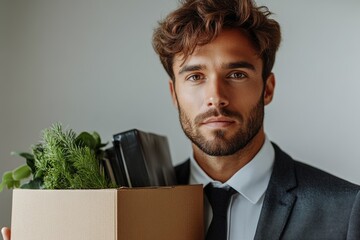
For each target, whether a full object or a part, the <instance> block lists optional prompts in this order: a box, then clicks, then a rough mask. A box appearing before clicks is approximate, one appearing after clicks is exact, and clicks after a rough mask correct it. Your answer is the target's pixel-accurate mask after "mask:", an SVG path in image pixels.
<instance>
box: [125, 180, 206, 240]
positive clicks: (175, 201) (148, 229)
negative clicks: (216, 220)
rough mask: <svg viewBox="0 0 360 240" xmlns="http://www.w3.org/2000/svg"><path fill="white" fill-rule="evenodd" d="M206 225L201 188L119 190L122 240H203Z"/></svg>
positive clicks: (195, 186)
mask: <svg viewBox="0 0 360 240" xmlns="http://www.w3.org/2000/svg"><path fill="white" fill-rule="evenodd" d="M139 216H141V217H139ZM203 223H204V220H203V188H202V185H190V186H176V187H161V188H128V189H126V188H124V189H120V190H119V191H118V239H119V240H140V239H141V240H154V239H156V240H169V239H171V240H200V239H204V227H203Z"/></svg>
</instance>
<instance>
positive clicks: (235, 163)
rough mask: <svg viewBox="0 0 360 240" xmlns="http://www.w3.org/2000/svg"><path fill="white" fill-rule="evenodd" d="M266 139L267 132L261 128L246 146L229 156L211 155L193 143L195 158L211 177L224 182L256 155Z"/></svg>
mask: <svg viewBox="0 0 360 240" xmlns="http://www.w3.org/2000/svg"><path fill="white" fill-rule="evenodd" d="M264 141H265V133H264V131H263V129H261V130H260V131H259V133H258V134H257V135H256V136H255V137H254V138H253V139H252V140H251V141H250V142H249V143H248V144H247V145H246V146H245V147H244V148H242V149H240V150H239V151H237V152H236V153H235V154H232V155H229V156H210V155H207V154H206V153H204V152H203V151H201V150H200V149H199V148H198V147H197V146H195V145H194V144H193V151H194V158H195V160H196V162H197V163H198V164H199V166H200V167H201V168H202V169H203V170H204V172H206V174H207V175H208V176H209V177H211V178H212V179H214V180H216V181H219V182H222V183H224V182H226V181H227V180H229V179H230V178H231V177H232V176H233V175H234V174H235V173H236V172H237V171H239V170H240V169H241V168H243V167H244V166H245V165H246V164H248V163H249V162H250V161H251V160H252V159H253V158H254V157H255V155H256V154H257V153H258V152H259V151H260V149H261V147H262V146H263V144H264Z"/></svg>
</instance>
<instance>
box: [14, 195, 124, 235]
mask: <svg viewBox="0 0 360 240" xmlns="http://www.w3.org/2000/svg"><path fill="white" fill-rule="evenodd" d="M116 195H117V190H116V189H106V190H105V189H104V190H25V189H16V190H14V191H13V208H12V220H11V221H12V223H11V225H12V229H11V230H12V236H11V237H12V238H11V239H12V240H24V239H26V240H49V239H51V240H64V239H67V240H71V239H74V240H91V239H93V240H99V239H109V240H110V239H113V240H115V239H116V224H115V223H116ZM99 229H101V231H99ZM54 233H57V234H54Z"/></svg>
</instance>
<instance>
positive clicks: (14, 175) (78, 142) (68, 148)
mask: <svg viewBox="0 0 360 240" xmlns="http://www.w3.org/2000/svg"><path fill="white" fill-rule="evenodd" d="M104 146H106V144H103V143H101V138H100V136H99V134H98V133H96V132H94V133H93V134H90V133H88V132H82V133H80V134H79V135H78V136H76V133H75V132H74V131H73V130H71V129H70V130H67V131H64V130H63V129H62V126H61V124H54V125H53V126H52V127H51V128H48V129H45V130H44V131H43V134H42V141H41V142H40V143H38V144H36V145H34V146H32V154H30V153H13V154H16V155H19V156H21V157H24V158H25V159H26V165H23V166H20V167H18V168H16V169H15V170H13V171H10V172H6V173H4V175H3V181H2V182H1V184H0V191H1V190H2V188H4V187H5V186H6V187H8V188H14V187H19V186H20V181H21V180H23V179H25V178H28V177H29V176H30V174H31V175H32V176H33V178H32V179H31V180H30V181H29V182H28V183H26V184H23V185H22V186H21V188H31V189H39V188H45V189H94V188H109V187H116V186H114V185H113V184H111V182H110V181H109V180H108V179H107V178H106V177H105V173H104V171H103V168H102V167H101V164H100V162H101V159H102V158H103V155H104V152H103V150H101V148H102V147H104ZM10 175H11V176H10Z"/></svg>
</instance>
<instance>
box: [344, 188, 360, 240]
mask: <svg viewBox="0 0 360 240" xmlns="http://www.w3.org/2000/svg"><path fill="white" fill-rule="evenodd" d="M346 239H348V240H358V239H360V191H359V192H358V194H357V195H356V197H355V201H354V205H353V208H352V211H351V215H350V221H349V228H348V234H347V238H346Z"/></svg>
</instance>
